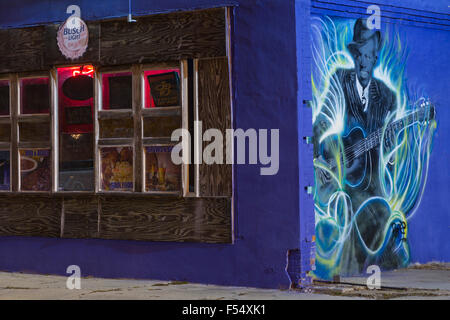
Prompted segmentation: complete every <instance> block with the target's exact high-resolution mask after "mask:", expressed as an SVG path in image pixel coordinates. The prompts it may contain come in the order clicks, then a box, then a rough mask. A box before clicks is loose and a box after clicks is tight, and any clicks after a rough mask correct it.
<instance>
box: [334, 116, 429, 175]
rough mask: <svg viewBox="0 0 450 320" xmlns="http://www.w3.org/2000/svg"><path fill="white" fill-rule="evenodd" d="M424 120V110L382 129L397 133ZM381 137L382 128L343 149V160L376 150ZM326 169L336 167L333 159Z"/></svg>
mask: <svg viewBox="0 0 450 320" xmlns="http://www.w3.org/2000/svg"><path fill="white" fill-rule="evenodd" d="M429 116H430V118H434V108H431V109H430V114H429ZM425 118H426V113H425V111H424V108H422V109H420V110H417V111H414V112H413V113H411V114H409V115H407V116H406V117H403V118H401V119H399V120H396V121H394V122H392V123H390V124H388V125H387V126H386V128H385V129H384V131H385V132H389V131H391V132H399V131H400V130H402V129H404V128H405V127H407V126H408V125H410V124H411V123H414V122H416V121H419V120H424V119H425ZM382 137H383V128H379V129H378V130H375V131H374V132H372V133H371V134H369V135H368V136H367V137H366V138H364V139H362V140H360V141H358V142H356V143H355V144H353V145H352V146H349V147H347V148H345V150H344V153H345V155H346V157H345V158H347V159H348V155H349V154H351V158H352V159H355V158H357V157H359V156H361V155H363V154H364V153H366V152H368V151H370V150H372V149H373V148H376V147H377V146H379V145H380V143H381V139H382ZM341 158H342V159H343V158H344V157H343V154H342V152H341ZM327 164H328V167H329V168H330V169H334V168H335V167H336V162H335V160H334V159H330V160H329V161H327Z"/></svg>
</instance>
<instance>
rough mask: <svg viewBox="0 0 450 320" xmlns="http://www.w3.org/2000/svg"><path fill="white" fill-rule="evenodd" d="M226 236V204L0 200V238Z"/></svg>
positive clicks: (80, 197) (144, 199) (116, 197)
mask: <svg viewBox="0 0 450 320" xmlns="http://www.w3.org/2000/svg"><path fill="white" fill-rule="evenodd" d="M61 219H62V220H61ZM231 233H232V228H231V199H230V198H215V199H214V198H203V199H202V198H179V197H174V196H153V195H137V194H118V193H115V194H111V195H94V194H74V195H67V194H55V195H53V196H50V195H39V194H30V193H24V194H18V193H11V194H6V193H5V194H1V195H0V237H1V236H36V237H63V238H81V239H87V238H102V239H119V240H136V241H160V242H204V243H231V241H232V237H231Z"/></svg>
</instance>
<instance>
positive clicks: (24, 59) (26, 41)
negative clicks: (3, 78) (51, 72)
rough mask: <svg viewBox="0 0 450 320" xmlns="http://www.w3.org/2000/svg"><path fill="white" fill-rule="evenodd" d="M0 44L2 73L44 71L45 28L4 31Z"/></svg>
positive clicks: (1, 31) (0, 70)
mask: <svg viewBox="0 0 450 320" xmlns="http://www.w3.org/2000/svg"><path fill="white" fill-rule="evenodd" d="M55 42H56V38H55ZM0 43H1V46H0V73H6V72H24V71H41V70H44V65H43V56H44V51H45V27H32V28H21V29H2V30H0Z"/></svg>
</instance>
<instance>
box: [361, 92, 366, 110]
mask: <svg viewBox="0 0 450 320" xmlns="http://www.w3.org/2000/svg"><path fill="white" fill-rule="evenodd" d="M361 102H362V104H363V106H364V111H366V109H367V98H366V95H365V93H364V91H363V94H362V97H361Z"/></svg>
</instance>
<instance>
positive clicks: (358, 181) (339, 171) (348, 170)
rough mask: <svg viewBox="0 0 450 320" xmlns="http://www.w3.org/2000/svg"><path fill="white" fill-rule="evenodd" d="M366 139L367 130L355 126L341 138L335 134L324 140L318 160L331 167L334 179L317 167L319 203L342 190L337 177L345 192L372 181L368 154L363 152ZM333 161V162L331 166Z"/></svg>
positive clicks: (317, 195) (362, 187)
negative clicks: (365, 131)
mask: <svg viewBox="0 0 450 320" xmlns="http://www.w3.org/2000/svg"><path fill="white" fill-rule="evenodd" d="M364 139H365V133H364V131H363V130H362V129H361V128H360V127H354V128H353V129H352V130H350V132H348V134H346V135H345V136H342V139H339V138H338V137H337V136H335V135H334V136H330V137H328V138H327V139H325V140H324V141H323V142H322V143H321V145H320V148H319V150H320V151H319V152H320V156H319V158H318V159H316V161H319V162H320V163H321V164H324V165H325V166H326V167H328V170H329V171H330V172H332V174H333V175H334V178H333V177H332V175H331V174H330V173H329V172H327V171H325V170H323V169H317V170H316V171H318V172H317V173H316V174H317V175H318V176H316V181H318V182H319V183H317V184H316V187H317V193H316V200H318V201H319V202H320V203H323V204H325V203H327V202H328V200H329V197H330V196H331V194H332V193H334V192H335V191H336V190H338V189H339V183H338V181H337V180H341V181H340V183H341V188H342V189H344V190H345V191H349V190H348V189H349V188H350V189H364V188H365V185H366V183H365V181H368V180H370V177H369V175H370V168H369V166H370V163H369V161H368V157H369V155H368V153H366V152H361V151H363V150H364ZM358 151H360V152H359V153H358ZM338 161H339V164H337V163H338ZM330 162H331V163H332V165H328V164H329V163H330Z"/></svg>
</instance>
